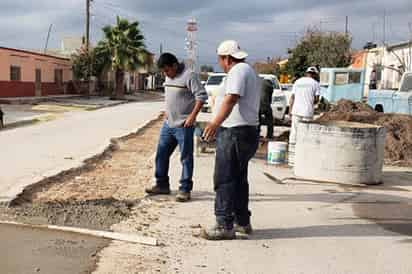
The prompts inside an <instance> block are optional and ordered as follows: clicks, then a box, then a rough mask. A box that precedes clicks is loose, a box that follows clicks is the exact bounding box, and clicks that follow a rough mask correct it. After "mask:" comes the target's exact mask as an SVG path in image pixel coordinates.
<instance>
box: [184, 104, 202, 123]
mask: <svg viewBox="0 0 412 274" xmlns="http://www.w3.org/2000/svg"><path fill="white" fill-rule="evenodd" d="M203 104H204V102H203V101H198V100H196V104H195V107H194V108H193V110H192V113H190V115H189V117H187V119H186V121H185V124H184V125H183V126H184V127H192V126H193V125H194V124H195V122H196V118H197V115H199V112H200V110H201V109H202V107H203Z"/></svg>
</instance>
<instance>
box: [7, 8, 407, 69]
mask: <svg viewBox="0 0 412 274" xmlns="http://www.w3.org/2000/svg"><path fill="white" fill-rule="evenodd" d="M84 10H85V0H70V1H67V0H64V1H63V0H35V1H34V0H1V1H0V45H1V46H6V47H17V48H26V49H40V48H43V47H44V44H45V40H46V36H47V30H48V28H49V25H50V24H53V30H52V33H51V39H50V45H49V48H57V47H59V46H60V40H61V39H62V38H63V37H65V36H82V35H83V33H84V20H85V19H84V18H85V11H84ZM91 12H92V15H93V16H92V25H91V26H92V40H93V41H96V40H98V39H99V38H101V31H100V29H101V28H102V27H103V26H104V25H106V24H111V23H113V22H114V20H115V17H116V15H120V16H122V17H126V18H128V19H131V20H138V21H139V22H141V28H142V30H143V33H144V35H145V37H146V45H147V47H148V49H149V50H151V51H152V52H155V53H158V52H159V46H160V43H162V44H163V48H164V50H165V51H171V52H175V53H176V54H177V55H178V56H179V57H181V58H182V57H185V50H184V43H185V36H186V33H185V23H186V21H187V20H188V19H189V18H191V17H195V18H196V19H197V20H198V22H199V32H198V39H199V60H200V63H201V64H206V63H208V64H212V65H213V64H215V63H216V57H215V51H216V47H217V45H218V43H219V42H220V41H222V40H224V39H236V40H238V41H239V43H240V45H241V47H242V48H243V49H244V50H246V51H248V52H249V54H250V60H251V61H255V60H264V59H266V57H267V56H285V55H286V52H287V48H288V47H293V45H294V44H295V43H296V39H298V38H299V37H301V35H302V33H303V31H304V30H305V28H307V27H308V26H317V27H318V28H321V29H322V30H329V31H344V29H345V16H346V15H347V16H349V30H350V32H351V33H352V35H353V38H354V44H353V46H354V47H355V48H360V47H362V46H363V45H364V44H365V43H366V42H367V41H371V40H375V41H376V42H380V43H382V41H383V32H384V31H383V29H384V28H383V22H384V19H383V18H384V13H385V12H386V40H387V41H388V42H391V43H394V42H399V41H406V40H408V39H410V37H411V36H412V33H411V31H412V29H411V30H410V29H409V27H408V23H410V24H411V28H412V0H391V1H387V0H385V1H384V0H340V1H336V0H317V1H316V0H287V1H276V0H255V1H246V0H224V1H223V0H192V1H190V0H93V3H92V9H91Z"/></svg>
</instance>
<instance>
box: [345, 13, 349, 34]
mask: <svg viewBox="0 0 412 274" xmlns="http://www.w3.org/2000/svg"><path fill="white" fill-rule="evenodd" d="M345 34H346V36H348V34H349V16H347V15H346V17H345Z"/></svg>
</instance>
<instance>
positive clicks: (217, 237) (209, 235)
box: [200, 225, 236, 241]
mask: <svg viewBox="0 0 412 274" xmlns="http://www.w3.org/2000/svg"><path fill="white" fill-rule="evenodd" d="M200 238H203V239H206V240H209V241H222V240H234V239H236V233H235V229H233V228H232V229H225V228H224V227H223V226H220V225H216V226H214V227H213V228H211V229H202V231H201V232H200Z"/></svg>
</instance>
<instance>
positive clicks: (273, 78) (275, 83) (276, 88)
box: [259, 74, 282, 92]
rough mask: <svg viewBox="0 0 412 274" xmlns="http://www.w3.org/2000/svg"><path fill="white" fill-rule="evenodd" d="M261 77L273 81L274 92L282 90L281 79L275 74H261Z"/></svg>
mask: <svg viewBox="0 0 412 274" xmlns="http://www.w3.org/2000/svg"><path fill="white" fill-rule="evenodd" d="M259 77H260V78H263V79H265V80H269V81H271V82H272V84H273V92H279V91H282V89H281V87H280V83H279V80H278V78H277V77H276V76H275V75H273V74H259Z"/></svg>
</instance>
